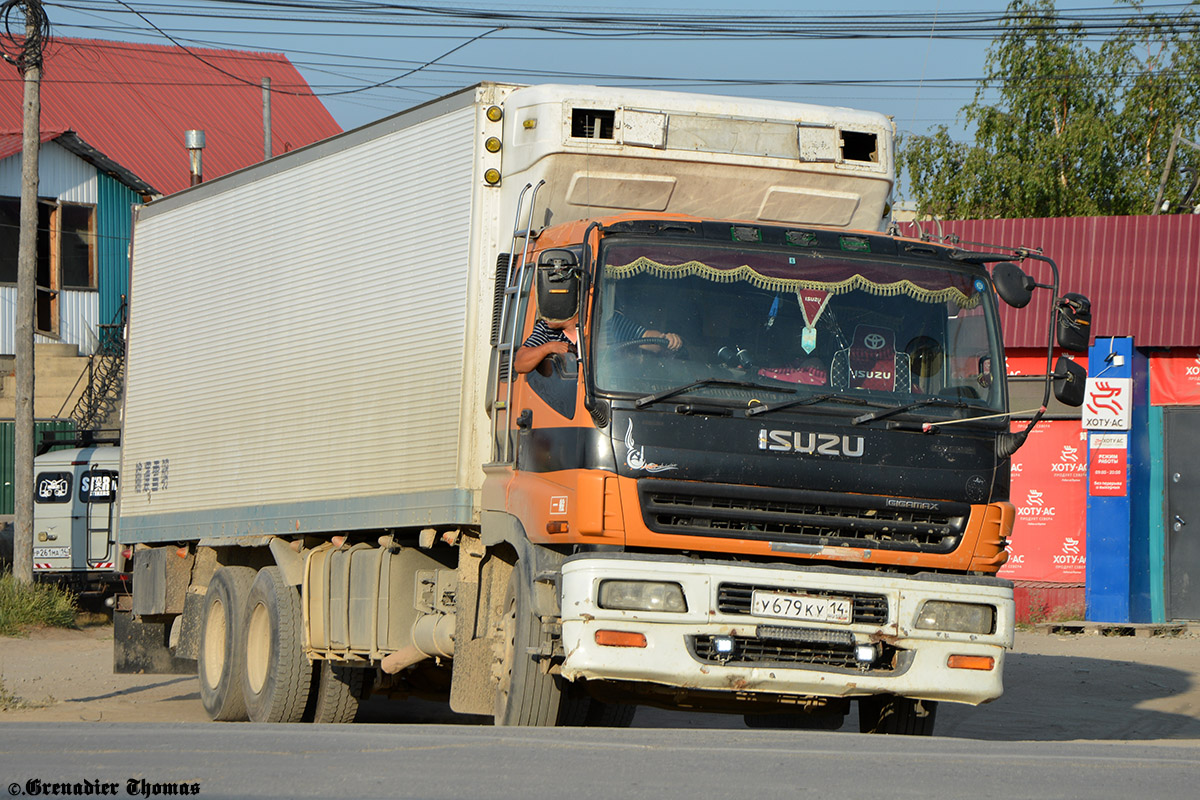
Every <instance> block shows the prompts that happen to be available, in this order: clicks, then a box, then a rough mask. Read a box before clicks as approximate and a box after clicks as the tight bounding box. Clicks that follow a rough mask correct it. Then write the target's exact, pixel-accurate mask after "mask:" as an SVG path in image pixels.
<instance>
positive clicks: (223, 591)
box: [196, 567, 254, 722]
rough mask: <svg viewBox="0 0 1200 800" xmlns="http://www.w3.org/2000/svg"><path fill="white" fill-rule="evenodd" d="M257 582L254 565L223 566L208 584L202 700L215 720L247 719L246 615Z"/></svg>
mask: <svg viewBox="0 0 1200 800" xmlns="http://www.w3.org/2000/svg"><path fill="white" fill-rule="evenodd" d="M253 583H254V570H253V569H251V568H250V567H221V568H219V569H218V570H217V571H216V572H215V573H214V574H213V576H212V580H210V581H209V583H208V591H207V592H205V594H204V613H203V616H202V618H201V623H200V652H199V658H197V659H196V666H197V670H198V672H199V674H200V702H201V703H202V704H203V705H204V710H205V711H206V712H208V717H209V719H211V720H213V721H214V722H235V721H239V720H244V719H246V701H245V698H244V696H243V695H242V679H241V675H242V672H243V671H244V667H243V664H244V662H245V658H246V653H245V649H244V647H243V641H244V637H243V635H242V626H243V618H244V617H245V610H246V598H247V597H248V596H249V594H250V586H251V585H252V584H253Z"/></svg>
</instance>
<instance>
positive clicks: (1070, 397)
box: [1050, 356, 1087, 408]
mask: <svg viewBox="0 0 1200 800" xmlns="http://www.w3.org/2000/svg"><path fill="white" fill-rule="evenodd" d="M1050 377H1051V378H1052V379H1053V380H1054V396H1055V397H1057V398H1058V402H1060V403H1062V404H1063V405H1068V406H1073V407H1075V408H1078V407H1079V406H1081V405H1083V397H1084V393H1085V389H1086V382H1087V370H1086V369H1084V368H1083V367H1081V366H1079V365H1078V364H1076V363H1075V362H1074V361H1072V360H1071V359H1069V358H1067V357H1066V356H1059V357H1058V361H1056V362H1054V374H1053V375H1051V376H1050Z"/></svg>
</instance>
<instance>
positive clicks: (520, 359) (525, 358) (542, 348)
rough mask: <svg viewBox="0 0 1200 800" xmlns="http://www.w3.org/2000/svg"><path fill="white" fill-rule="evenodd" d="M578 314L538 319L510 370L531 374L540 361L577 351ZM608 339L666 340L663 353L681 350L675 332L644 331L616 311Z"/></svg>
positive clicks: (654, 348)
mask: <svg viewBox="0 0 1200 800" xmlns="http://www.w3.org/2000/svg"><path fill="white" fill-rule="evenodd" d="M578 321H579V315H578V314H576V315H574V316H572V317H571V318H569V319H561V320H559V319H555V320H550V319H544V318H541V317H539V318H538V321H537V322H535V323H534V324H533V331H532V332H531V333H530V334H529V338H527V339H526V340H525V341H524V342H522V343H521V347H520V349H518V350H517V354H516V356H514V357H513V371H514V372H516V373H518V374H524V373H526V372H532V371H533V370H534V369H535V368H536V367H537V365H538V364H540V363H542V360H543V359H545V358H548V357H550V356H552V355H554V354H556V353H576V352H578V345H579V343H578V341H576V339H577V337H578V335H579V329H578V327H577V323H578ZM608 331H609V338H610V341H611V342H613V343H620V342H632V341H636V340H638V339H666V340H667V350H669V351H671V352H675V351H677V350H679V348H681V347H683V337H681V336H680V335H679V334H677V333H663V332H660V331H656V330H653V329H651V328H646V327H644V326H642V325H638V324H636V323H635V322H633V321H631V320H630V319H629V318H628V317H626V316H624V315H623V314H621V312H619V311H618V312H616V313H615V314H613V316H612V319H611V321H610V322H609V328H608ZM644 347H645V348H646V349H647V350H651V349H653V350H658V349H659V345H656V344H654V345H644Z"/></svg>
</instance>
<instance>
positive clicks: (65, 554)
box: [33, 547, 71, 558]
mask: <svg viewBox="0 0 1200 800" xmlns="http://www.w3.org/2000/svg"><path fill="white" fill-rule="evenodd" d="M33 557H34V558H70V557H71V548H69V547H35V548H33Z"/></svg>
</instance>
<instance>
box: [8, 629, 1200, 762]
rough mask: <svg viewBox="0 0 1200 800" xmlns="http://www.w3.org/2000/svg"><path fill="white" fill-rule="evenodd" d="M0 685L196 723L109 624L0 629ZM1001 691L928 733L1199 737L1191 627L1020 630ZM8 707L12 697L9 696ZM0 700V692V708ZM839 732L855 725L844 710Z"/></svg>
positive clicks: (680, 718)
mask: <svg viewBox="0 0 1200 800" xmlns="http://www.w3.org/2000/svg"><path fill="white" fill-rule="evenodd" d="M0 677H2V680H3V685H2V691H3V692H4V693H7V695H9V696H10V698H11V697H13V696H15V697H16V698H18V699H19V700H20V701H23V702H24V704H25V705H26V706H27V707H25V708H15V709H11V710H7V711H0V723H9V722H22V721H77V720H82V721H85V722H101V721H103V722H203V721H205V720H206V717H205V714H204V710H203V709H202V708H201V707H200V700H199V696H198V694H197V689H196V679H195V677H194V676H181V675H113V674H112V628H111V627H109V626H99V627H94V628H89V629H87V630H81V631H61V630H52V631H38V632H35V633H33V634H32V635H31V636H30V637H29V638H25V639H13V638H0ZM1005 687H1006V692H1005V695H1004V696H1003V697H1002V698H1000V699H999V700H997V701H996V702H994V703H991V704H989V705H987V706H982V707H980V708H970V707H967V706H957V705H950V704H942V706H941V708H940V709H939V712H938V724H937V729H938V731H937V732H938V735H940V736H956V737H962V738H967V739H985V740H986V739H990V740H1007V741H1019V740H1032V741H1069V740H1105V741H1136V742H1156V741H1162V742H1174V743H1176V744H1178V743H1179V742H1180V741H1181V740H1191V741H1194V742H1195V743H1196V745H1197V746H1200V635H1198V634H1196V633H1190V634H1183V635H1181V636H1173V637H1146V638H1142V637H1132V636H1100V635H1093V634H1079V635H1047V634H1042V633H1027V632H1022V633H1018V635H1017V644H1016V648H1015V650H1014V652H1013V653H1012V654H1011V655H1010V657H1009V660H1008V662H1007V666H1006V673H1005ZM8 704H9V705H11V704H12V700H11V699H10V700H9V703H8ZM4 705H6V703H5V702H4V701H3V698H0V707H2V706H4ZM362 716H363V717H364V720H363V721H368V722H386V721H396V722H454V721H466V720H462V719H456V718H455V717H454V716H453V715H451V714H449V713H448V712H447V711H446V710H445V709H444V707H443V706H441V705H440V704H433V703H424V702H419V701H403V702H401V701H384V700H373V701H372V702H371V703H370V704H369V706H368V707H367V708H366V709H365V710H364V713H363V715H362ZM634 725H635V727H676V728H679V727H689V728H701V727H715V728H724V727H731V728H732V727H736V728H742V727H743V724H742V720H741V718H740V717H734V716H723V715H716V714H684V713H678V712H665V711H659V710H657V709H647V708H643V709H640V710H639V711H638V716H637V719H636V720H635V722H634ZM843 730H847V731H850V730H857V727H856V725H855V721H854V715H853V714H851V717H850V719H849V721H848V722H847V725H846V726H845V727H844V728H843Z"/></svg>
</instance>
